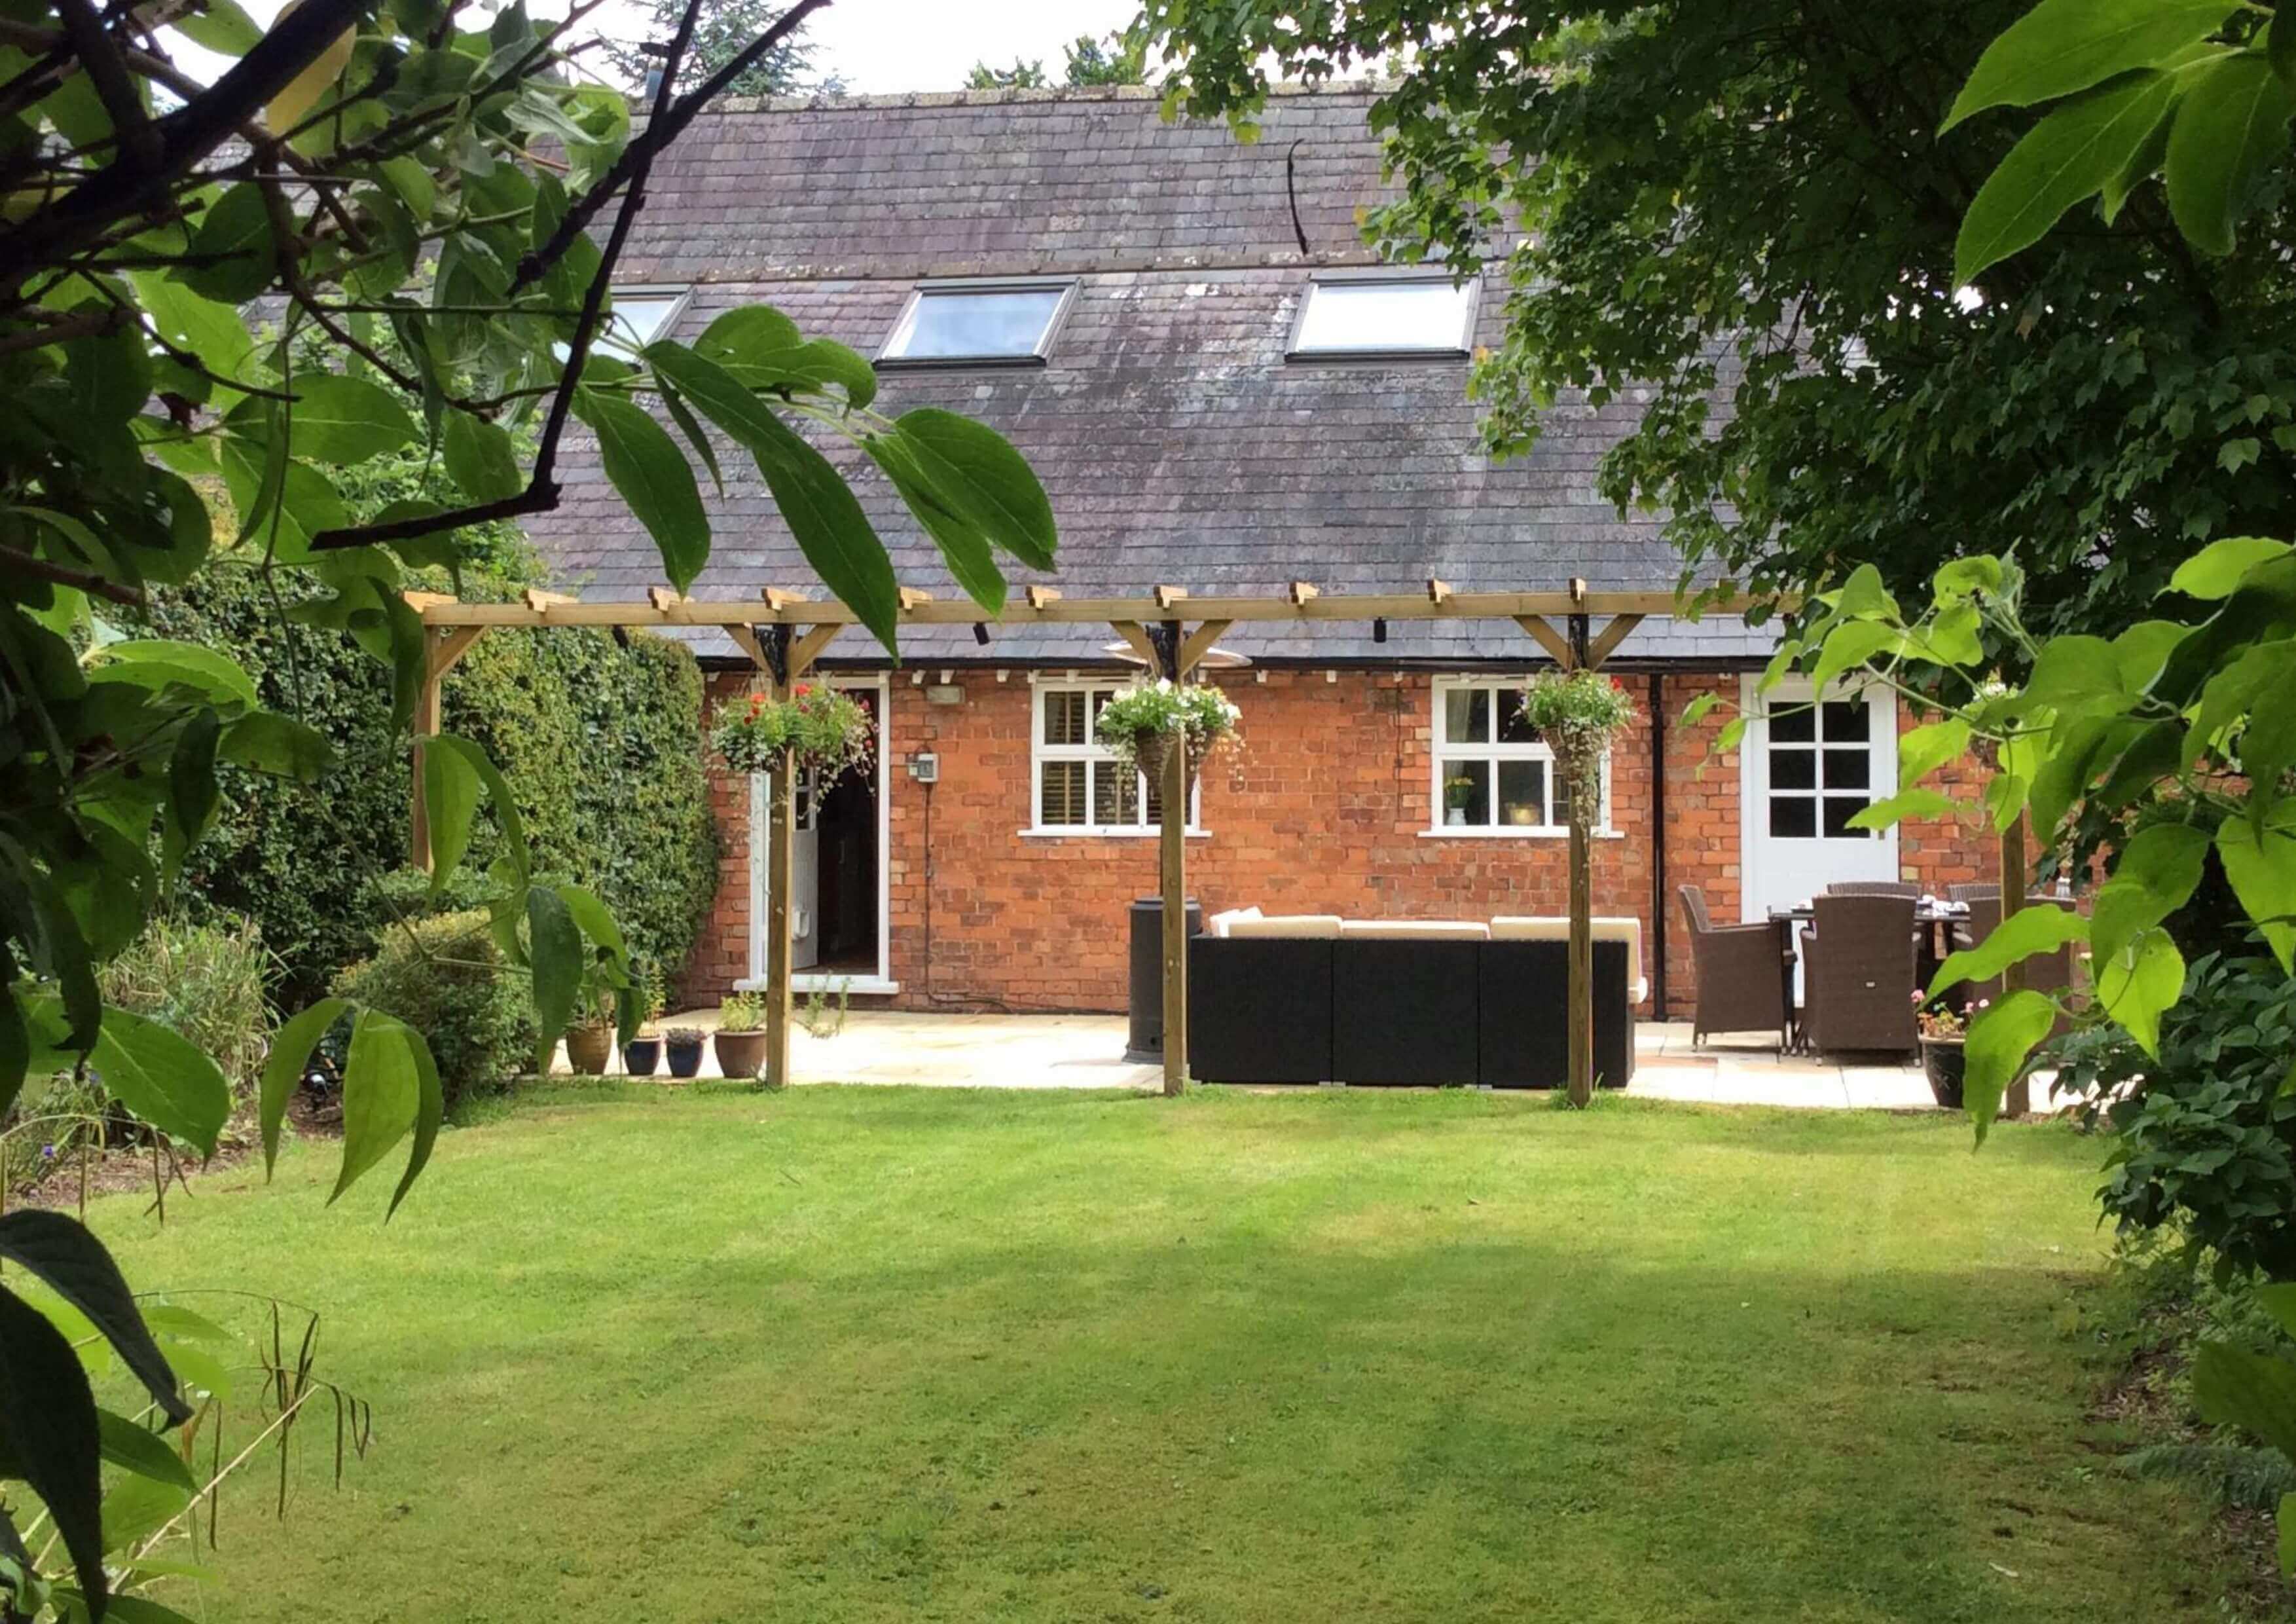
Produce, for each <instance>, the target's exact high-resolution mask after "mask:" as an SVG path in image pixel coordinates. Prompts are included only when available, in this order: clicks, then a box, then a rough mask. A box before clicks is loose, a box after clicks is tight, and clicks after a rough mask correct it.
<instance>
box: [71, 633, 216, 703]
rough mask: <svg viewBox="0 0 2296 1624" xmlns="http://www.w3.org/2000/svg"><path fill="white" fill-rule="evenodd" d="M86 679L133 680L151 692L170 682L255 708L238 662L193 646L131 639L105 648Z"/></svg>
mask: <svg viewBox="0 0 2296 1624" xmlns="http://www.w3.org/2000/svg"><path fill="white" fill-rule="evenodd" d="M88 679H89V680H90V681H91V682H132V683H135V684H137V685H140V686H142V687H146V688H149V689H151V690H152V692H154V693H160V692H163V691H165V690H166V688H167V687H168V685H169V684H171V683H172V684H175V685H179V686H181V687H185V688H189V689H191V690H192V691H193V692H194V693H201V694H204V695H205V696H207V697H208V698H209V699H210V700H213V701H217V702H218V703H223V704H227V705H231V706H234V708H235V707H238V706H242V705H243V706H245V707H246V708H247V709H250V710H252V709H256V707H257V704H258V701H257V699H256V695H255V683H254V681H253V679H252V678H250V677H249V676H248V674H247V673H246V672H245V671H244V670H242V668H240V664H239V662H238V661H237V660H234V659H233V658H232V657H231V656H230V655H228V654H225V653H223V652H219V651H217V650H215V649H211V648H207V647H204V646H202V645H201V644H196V643H171V642H168V641H165V640H163V639H160V638H156V637H131V638H127V639H125V640H123V641H121V642H119V643H108V644H103V645H102V650H101V652H100V654H99V656H98V658H97V660H96V662H95V664H94V666H93V667H92V668H90V670H89V672H88Z"/></svg>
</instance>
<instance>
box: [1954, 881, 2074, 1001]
mask: <svg viewBox="0 0 2296 1624" xmlns="http://www.w3.org/2000/svg"><path fill="white" fill-rule="evenodd" d="M2087 936H2088V922H2087V920H2085V919H2083V918H2082V917H2081V916H2080V915H2078V914H2076V913H2074V912H2073V911H2072V910H2071V908H2060V907H2054V906H2050V905H2049V904H2047V903H2035V904H2033V905H2032V906H2029V907H2021V908H2019V909H2018V910H2017V911H2016V912H2015V913H2014V914H2012V915H2009V917H2008V918H2006V919H2005V920H2003V921H2002V922H2001V923H1999V924H1997V925H1996V926H1994V928H1993V929H1992V930H1991V931H1989V932H1988V933H1987V935H1986V938H1985V939H1984V940H1983V941H1981V942H1980V943H1978V944H1977V946H1975V947H1964V948H1963V949H1962V950H1961V951H1960V952H1958V953H1955V954H1951V955H1948V956H1947V958H1946V961H1945V963H1944V964H1940V965H1939V966H1938V972H1937V974H1936V975H1935V976H1933V977H1931V980H1930V997H1932V998H1934V997H1937V996H1938V994H1939V993H1941V992H1943V991H1944V990H1945V989H1946V988H1948V987H1954V986H1957V985H1959V984H1960V983H1961V982H1963V981H1989V980H1993V979H1994V978H1995V977H1996V976H1998V975H1999V974H2000V973H2001V972H2003V971H2005V970H2006V969H2008V968H2009V966H2010V965H2012V964H2022V963H2024V962H2025V961H2026V960H2027V959H2029V958H2032V957H2034V956H2037V955H2039V954H2044V953H2054V952H2055V951H2056V950H2057V949H2058V948H2060V947H2063V946H2065V945H2066V944H2067V943H2068V942H2077V941H2083V940H2086V939H2087Z"/></svg>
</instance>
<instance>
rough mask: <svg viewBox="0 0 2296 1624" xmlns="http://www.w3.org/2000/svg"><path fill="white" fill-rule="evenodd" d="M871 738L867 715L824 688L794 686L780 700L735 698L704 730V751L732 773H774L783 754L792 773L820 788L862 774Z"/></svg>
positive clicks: (747, 695)
mask: <svg viewBox="0 0 2296 1624" xmlns="http://www.w3.org/2000/svg"><path fill="white" fill-rule="evenodd" d="M876 736H877V726H876V723H875V722H874V720H873V719H872V718H871V717H870V715H869V713H868V711H866V710H865V709H862V707H861V705H860V704H859V703H858V702H857V701H855V700H854V699H853V698H852V697H851V696H850V695H849V694H846V693H840V692H839V691H838V690H837V689H835V688H832V687H831V686H830V685H828V684H826V683H799V684H798V685H797V687H796V690H795V692H794V693H791V696H790V697H789V698H787V699H785V700H777V699H773V698H770V697H769V696H767V695H766V694H764V693H742V694H735V695H734V696H733V697H732V698H730V699H727V700H726V701H723V702H722V703H720V704H719V705H718V707H717V710H716V711H715V712H714V713H713V714H712V716H711V718H710V724H709V747H710V748H711V749H712V750H716V751H717V754H718V756H719V758H720V759H723V760H724V761H725V763H726V766H727V767H730V768H732V769H733V770H734V772H737V773H774V772H779V771H780V770H781V767H782V757H783V752H784V751H787V752H788V754H789V759H790V762H791V766H792V767H794V768H795V770H797V771H798V772H800V773H808V772H809V773H815V774H818V775H820V776H821V778H822V780H823V781H824V783H826V782H828V781H829V780H832V779H835V778H840V777H842V776H843V775H845V774H847V773H849V772H856V771H859V770H861V769H863V768H865V767H867V766H868V765H869V758H870V753H871V751H872V750H873V746H874V744H875V741H876Z"/></svg>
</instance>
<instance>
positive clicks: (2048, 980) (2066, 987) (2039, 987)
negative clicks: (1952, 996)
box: [1948, 883, 2074, 1005]
mask: <svg viewBox="0 0 2296 1624" xmlns="http://www.w3.org/2000/svg"><path fill="white" fill-rule="evenodd" d="M1948 895H1949V896H1950V897H1951V898H1953V900H1954V901H1956V902H1965V903H1967V904H1968V905H1969V917H1968V918H1967V919H1966V920H1965V921H1964V922H1962V923H1959V924H1956V926H1955V927H1954V946H1955V947H1975V946H1976V945H1977V944H1978V943H1979V942H1981V941H1983V940H1984V939H1986V938H1987V937H1988V936H1990V935H1991V934H1992V933H1993V928H1994V927H1995V926H1996V925H1997V924H1999V923H2001V888H2000V887H1999V886H1998V885H1993V884H1984V883H1980V884H1976V885H1956V886H1954V887H1953V888H1951V890H1949V891H1948ZM2025 905H2026V906H2028V907H2046V908H2070V907H2071V904H2070V903H2068V902H2066V901H2065V899H2064V898H2062V897H2048V896H2031V897H2028V898H2025ZM2073 970H2074V963H2073V949H2072V946H2071V943H2067V944H2066V945H2065V946H2064V947H2059V948H2058V949H2057V950H2056V951H2055V952H2054V953H2041V954H2036V955H2035V956H2033V957H2031V958H2029V959H2027V960H2026V961H2025V985H2026V986H2028V987H2030V988H2032V989H2033V990H2034V991H2036V992H2046V993H2064V992H2068V991H2071V989H2072V988H2074V976H2073ZM1962 990H1963V995H1964V997H1966V998H1967V1000H1968V1002H1969V1003H1970V1004H1972V1005H1976V1004H1989V1003H1991V1002H1992V1001H1993V1000H1994V999H1996V998H1997V997H2000V996H2001V980H2000V978H1999V977H1995V978H1994V979H1993V980H1989V981H1971V982H1968V983H1966V984H1964V988H1963V989H1962Z"/></svg>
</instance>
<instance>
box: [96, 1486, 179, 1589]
mask: <svg viewBox="0 0 2296 1624" xmlns="http://www.w3.org/2000/svg"><path fill="white" fill-rule="evenodd" d="M190 1503H191V1497H190V1496H189V1495H187V1494H185V1493H184V1491H183V1490H182V1489H178V1488H176V1487H175V1485H173V1484H171V1483H162V1482H160V1481H159V1480H156V1479H153V1478H147V1477H125V1478H121V1479H120V1480H119V1481H118V1482H116V1483H114V1484H113V1485H112V1486H111V1493H110V1494H108V1495H106V1496H104V1497H103V1548H104V1549H105V1550H107V1551H111V1552H114V1553H119V1552H124V1551H127V1550H130V1549H132V1548H133V1547H135V1546H138V1545H141V1544H142V1543H143V1541H144V1540H146V1539H149V1538H152V1535H154V1534H156V1533H158V1532H159V1531H160V1530H161V1529H163V1528H165V1527H167V1526H168V1523H169V1522H170V1521H174V1520H175V1518H176V1515H177V1514H178V1513H181V1512H182V1511H183V1509H184V1506H185V1505H189V1504H190ZM106 1616H107V1617H110V1618H112V1619H114V1620H117V1619H118V1618H119V1616H120V1614H119V1612H118V1607H117V1603H115V1604H114V1608H113V1611H112V1612H111V1613H110V1614H107V1615H106Z"/></svg>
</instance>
